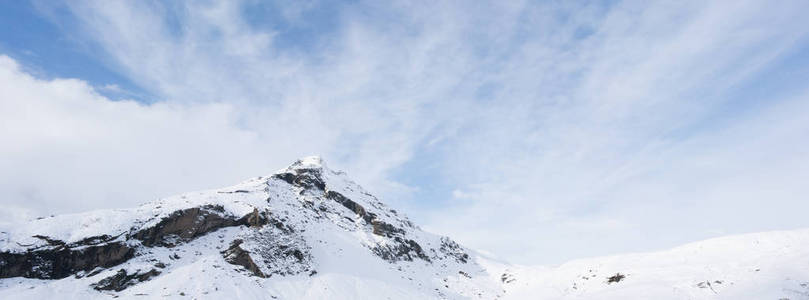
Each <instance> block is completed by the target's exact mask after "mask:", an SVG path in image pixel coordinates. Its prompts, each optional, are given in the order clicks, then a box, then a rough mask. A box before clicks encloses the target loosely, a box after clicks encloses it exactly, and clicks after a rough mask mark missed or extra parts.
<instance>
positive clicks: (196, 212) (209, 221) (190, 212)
mask: <svg viewBox="0 0 809 300" xmlns="http://www.w3.org/2000/svg"><path fill="white" fill-rule="evenodd" d="M224 211H225V210H224V208H223V207H221V206H216V205H205V206H202V207H194V208H188V209H184V210H178V211H175V212H173V213H171V215H169V216H168V217H165V218H163V219H162V220H161V221H160V222H159V223H157V225H155V226H152V227H149V228H145V229H141V230H139V231H137V232H135V233H134V234H133V235H132V238H135V239H138V240H140V241H141V243H142V244H143V245H144V246H147V247H153V246H163V247H174V246H175V245H176V244H177V243H179V242H188V241H190V240H192V239H194V238H196V237H198V236H201V235H203V234H206V233H208V232H211V231H214V230H217V229H219V228H222V227H228V226H238V225H247V224H248V220H247V219H248V218H249V216H250V215H248V216H246V217H243V218H236V217H228V216H226V215H225V214H224ZM256 214H258V212H256Z"/></svg>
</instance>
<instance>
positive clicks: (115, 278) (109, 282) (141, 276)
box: [92, 269, 160, 292]
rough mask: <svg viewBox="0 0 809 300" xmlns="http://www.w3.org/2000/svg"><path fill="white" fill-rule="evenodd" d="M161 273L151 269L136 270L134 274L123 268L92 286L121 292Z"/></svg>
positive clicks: (100, 289) (102, 289)
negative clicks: (144, 270)
mask: <svg viewBox="0 0 809 300" xmlns="http://www.w3.org/2000/svg"><path fill="white" fill-rule="evenodd" d="M157 275H160V271H158V270H155V269H151V270H149V271H146V272H141V271H140V270H138V271H136V272H135V273H133V274H128V273H127V272H126V270H124V269H121V270H119V271H118V273H115V275H112V276H110V277H107V278H104V279H101V280H100V281H98V282H96V283H94V284H93V285H92V287H93V288H94V289H96V290H99V291H116V292H120V291H123V290H125V289H126V288H128V287H130V286H133V285H136V284H138V283H140V282H144V281H147V280H149V279H151V278H152V277H155V276H157Z"/></svg>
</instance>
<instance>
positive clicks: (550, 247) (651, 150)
mask: <svg viewBox="0 0 809 300" xmlns="http://www.w3.org/2000/svg"><path fill="white" fill-rule="evenodd" d="M250 4H251V3H241V2H238V1H227V2H220V3H213V4H212V3H190V4H181V5H177V6H161V5H159V4H155V3H148V4H147V3H146V2H109V1H90V2H81V3H79V2H70V3H68V7H69V10H70V11H71V12H72V13H73V14H74V15H75V16H74V17H75V18H76V22H77V24H78V28H80V29H81V30H82V31H83V32H82V34H81V36H83V37H84V38H86V39H87V40H90V41H92V42H93V43H94V45H95V46H96V47H97V48H98V50H99V56H101V57H103V59H104V60H105V61H108V62H109V63H110V67H111V68H113V69H115V70H117V71H119V72H120V73H122V74H124V75H125V76H127V77H128V78H130V79H131V80H132V81H133V82H135V83H137V84H138V85H139V86H141V87H142V88H144V89H145V90H147V91H148V92H149V93H150V94H153V95H156V96H157V97H158V98H159V99H156V100H159V101H157V102H156V104H151V105H144V104H139V103H135V102H131V101H118V102H114V101H110V100H109V99H106V98H104V97H102V96H99V95H98V94H97V93H96V92H95V91H94V90H93V89H92V88H90V87H89V86H88V84H86V83H84V82H81V81H79V80H53V81H46V80H39V79H35V78H32V77H30V76H29V75H26V74H24V73H22V72H20V71H19V68H18V67H17V66H15V64H14V63H13V62H12V61H10V60H9V59H8V58H5V59H3V61H4V62H3V63H2V71H0V72H3V74H4V75H3V76H4V77H3V78H2V80H3V81H0V84H3V85H4V86H8V87H9V88H8V89H5V88H4V90H8V92H7V94H8V95H12V96H11V97H3V99H2V105H3V111H2V112H0V114H3V117H4V119H3V120H2V121H0V122H4V123H2V124H3V128H4V131H3V132H2V135H0V139H3V144H4V145H13V146H12V147H5V148H4V149H3V150H0V151H3V158H4V160H3V161H2V164H3V165H2V167H3V168H2V170H5V171H0V177H1V178H2V179H3V180H2V185H0V188H2V192H3V193H4V194H9V195H13V196H12V197H11V198H10V199H13V200H11V201H9V202H10V203H11V204H12V205H14V206H16V207H18V208H21V209H24V208H27V209H33V210H34V211H35V212H36V213H43V212H51V211H54V212H60V211H68V210H81V209H86V208H96V207H123V206H129V205H130V204H131V203H134V202H140V201H146V200H149V199H151V198H154V197H157V196H165V195H169V194H172V193H176V192H181V191H188V190H193V189H199V188H209V187H215V186H220V185H222V184H227V183H228V182H233V181H237V180H239V179H242V178H243V177H248V176H256V175H260V174H264V173H266V172H268V171H270V170H271V169H273V168H278V167H281V166H283V165H285V164H287V163H288V162H290V161H291V160H293V159H294V158H296V157H299V156H303V155H309V154H313V153H319V154H322V155H324V156H325V157H326V158H327V159H328V160H329V163H330V165H335V166H337V167H338V168H342V169H346V170H347V171H349V173H350V175H352V176H354V177H357V178H358V179H359V181H360V182H361V183H363V184H364V185H366V186H367V187H368V188H369V189H371V190H372V191H375V192H380V193H381V194H382V195H383V196H385V197H386V198H387V199H386V201H387V202H391V203H392V204H394V205H398V206H405V207H407V208H408V209H407V210H408V211H410V212H411V213H412V214H415V219H417V220H421V221H424V222H426V223H427V224H425V225H426V226H425V227H429V228H431V229H433V230H436V231H438V232H441V233H448V234H450V235H452V236H453V237H457V238H458V239H460V240H461V241H462V242H464V243H465V244H467V245H470V246H472V247H476V248H481V249H487V250H489V251H491V252H493V253H496V254H498V256H501V257H511V258H514V259H516V260H520V261H523V262H559V261H560V260H562V259H566V258H571V257H576V256H585V255H597V254H606V253H612V252H616V251H637V250H643V249H645V248H655V247H665V246H670V245H674V244H676V243H680V242H683V241H689V240H695V239H700V238H704V237H707V236H710V235H712V234H716V233H717V232H729V233H732V232H742V231H756V230H763V229H772V228H786V227H790V226H807V225H809V223H806V222H805V221H801V218H798V215H797V214H798V213H797V212H798V211H801V210H800V209H805V205H803V204H801V196H804V195H807V193H806V192H807V191H806V190H805V188H803V187H802V184H801V181H800V178H805V177H806V175H809V174H806V171H804V170H807V169H808V168H806V166H805V163H802V162H805V161H807V159H806V158H807V157H806V156H807V153H806V152H805V151H801V150H800V149H806V148H807V147H806V146H807V145H806V143H807V142H803V141H806V140H809V139H806V134H807V128H808V127H809V125H808V124H809V120H807V119H806V117H805V116H804V115H803V114H801V113H800V112H802V111H806V108H807V107H806V103H807V98H806V91H804V90H802V89H803V87H801V82H800V80H801V79H800V78H796V79H792V80H794V82H790V81H789V80H786V81H784V82H776V83H773V82H770V83H768V84H769V85H771V86H773V88H774V89H777V90H774V91H773V92H772V93H770V94H769V95H768V96H767V98H766V99H752V100H751V99H742V98H744V96H745V94H746V93H745V90H746V89H751V88H752V87H755V86H756V85H757V84H759V81H760V80H763V79H766V77H767V76H766V74H767V72H772V71H773V70H775V71H778V69H777V68H776V67H774V66H776V65H778V64H782V63H783V62H782V60H783V59H785V57H789V55H794V52H795V51H796V49H800V47H804V46H806V39H807V30H809V29H807V28H809V26H807V24H806V20H805V18H803V17H802V15H801V12H802V11H805V10H806V7H805V6H806V4H805V3H802V2H798V1H795V2H789V3H784V4H783V5H778V6H775V5H770V4H767V3H764V2H760V1H734V2H732V3H730V2H724V3H723V2H710V3H705V2H702V1H686V2H677V3H647V2H643V1H623V2H618V3H615V4H612V5H609V6H607V5H602V4H595V3H594V4H587V5H580V4H574V3H568V2H565V3H561V4H547V3H530V2H520V1H517V2H514V1H508V2H502V3H501V2H497V3H486V4H480V5H468V4H467V3H450V2H440V3H432V4H426V3H421V4H418V5H417V4H413V3H409V2H392V3H388V4H386V5H381V4H378V3H374V2H370V3H364V2H359V3H355V4H352V5H347V6H345V7H342V6H341V7H337V8H335V9H334V14H335V15H336V16H335V18H336V19H337V20H338V22H337V25H338V27H337V28H323V29H324V32H329V35H328V36H325V37H321V38H320V39H318V40H317V41H316V43H313V46H311V47H310V48H307V49H304V50H300V49H297V48H288V47H286V46H285V43H288V42H289V41H286V40H284V39H282V38H281V35H279V30H282V29H278V28H267V27H266V26H265V27H262V26H257V25H255V24H249V23H248V22H247V21H245V20H244V18H243V16H242V15H241V14H242V12H243V11H244V8H243V6H244V5H250ZM318 5H322V3H317V2H314V3H312V2H310V3H306V4H305V5H302V6H295V7H290V8H288V9H286V10H284V12H282V14H283V15H284V16H285V18H287V19H289V20H290V22H292V25H291V26H295V25H296V24H297V25H300V24H305V25H306V26H315V27H316V26H318V23H317V20H314V19H309V18H308V15H307V12H308V11H309V10H310V9H312V7H315V6H318ZM40 6H42V7H43V9H47V8H46V6H47V5H46V4H43V5H40ZM49 15H50V16H51V17H54V18H58V17H59V15H58V14H49ZM328 24H329V26H332V25H331V23H328ZM326 29H328V30H326ZM787 88H792V89H793V90H788V89H787ZM4 92H5V91H4ZM753 137H754V138H753ZM796 149H797V150H796ZM405 164H406V165H407V167H408V168H416V169H418V168H424V169H429V170H430V171H431V172H432V173H431V174H430V176H432V177H431V178H425V179H424V181H425V182H423V184H425V185H426V184H434V185H440V186H439V187H438V188H439V189H442V190H443V191H445V192H446V195H447V197H448V198H453V199H429V200H431V201H432V202H438V203H432V202H426V201H424V199H418V198H416V196H417V195H419V194H418V193H419V187H418V186H408V185H406V184H403V183H401V182H398V181H397V180H396V177H395V176H394V174H398V173H402V172H404V173H408V172H409V171H408V170H404V171H403V170H400V168H402V166H404V165H405ZM431 181H437V183H433V182H431ZM416 184H419V183H416ZM110 199H114V200H110ZM761 199H767V200H766V202H763V201H762V200H761ZM419 200H421V202H420V201H419ZM436 207H440V208H441V209H436ZM795 208H798V209H795Z"/></svg>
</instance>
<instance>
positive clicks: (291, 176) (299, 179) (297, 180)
mask: <svg viewBox="0 0 809 300" xmlns="http://www.w3.org/2000/svg"><path fill="white" fill-rule="evenodd" d="M322 172H323V170H321V169H296V170H295V172H294V173H290V172H287V173H279V174H275V175H273V177H275V178H278V179H281V180H283V181H286V182H287V183H289V184H291V185H296V186H300V187H302V188H304V189H312V188H316V189H318V190H321V191H323V190H325V189H326V182H325V181H323V173H322Z"/></svg>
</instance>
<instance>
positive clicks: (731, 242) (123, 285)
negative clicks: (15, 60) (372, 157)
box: [0, 157, 809, 299]
mask: <svg viewBox="0 0 809 300" xmlns="http://www.w3.org/2000/svg"><path fill="white" fill-rule="evenodd" d="M0 278H2V279H0V298H2V299H50V298H59V299H92V298H111V297H123V298H130V297H138V298H163V297H169V298H184V297H188V299H223V298H226V299H231V298H238V299H538V298H541V299H564V298H578V299H654V298H656V299H785V298H786V299H809V231H794V232H773V233H761V234H754V235H745V236H738V237H728V238H722V239H715V240H708V241H704V242H700V243H694V244H690V245H686V246H683V247H680V248H676V249H673V250H670V251H665V252H658V253H650V254H631V255H624V256H615V257H607V258H597V259H586V260H579V261H574V262H570V263H567V264H564V265H562V266H559V267H527V266H517V265H511V264H507V263H504V262H498V261H495V260H492V259H488V258H485V257H483V256H481V255H479V254H477V253H476V252H474V251H472V250H470V249H467V248H465V247H463V246H461V245H458V244H457V243H456V242H454V241H453V240H451V239H450V238H447V237H441V236H437V235H434V234H430V233H427V232H424V231H422V230H421V229H419V228H418V226H416V225H414V224H413V223H411V222H410V221H409V220H408V219H407V218H406V217H405V216H403V215H401V214H400V213H398V212H396V211H395V210H393V209H391V208H389V207H387V206H386V205H385V204H383V203H382V202H381V201H379V200H378V199H377V198H376V197H374V196H373V195H371V194H369V193H367V192H366V191H364V190H363V189H362V188H361V187H360V186H359V185H357V184H356V183H354V182H353V181H351V180H350V179H349V178H348V177H347V176H346V174H345V173H343V172H338V171H333V170H331V169H329V168H327V167H326V165H325V164H324V163H323V162H322V160H320V159H319V158H317V157H309V158H304V159H301V160H299V161H297V162H295V163H294V164H292V165H291V166H289V167H288V168H286V169H283V170H280V171H279V172H277V173H275V174H272V175H270V176H265V177H257V178H254V179H251V180H248V181H245V182H243V183H241V184H238V185H235V186H232V187H228V188H223V189H217V190H210V191H203V192H195V193H188V194H183V195H178V196H174V197H170V198H166V199H160V200H157V201H154V202H149V203H146V204H143V205H141V206H140V207H137V208H133V209H124V210H99V211H92V212H87V213H81V214H71V215H62V216H55V217H49V218H43V219H38V220H33V221H31V222H29V223H27V224H18V225H16V226H14V227H11V228H0Z"/></svg>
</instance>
